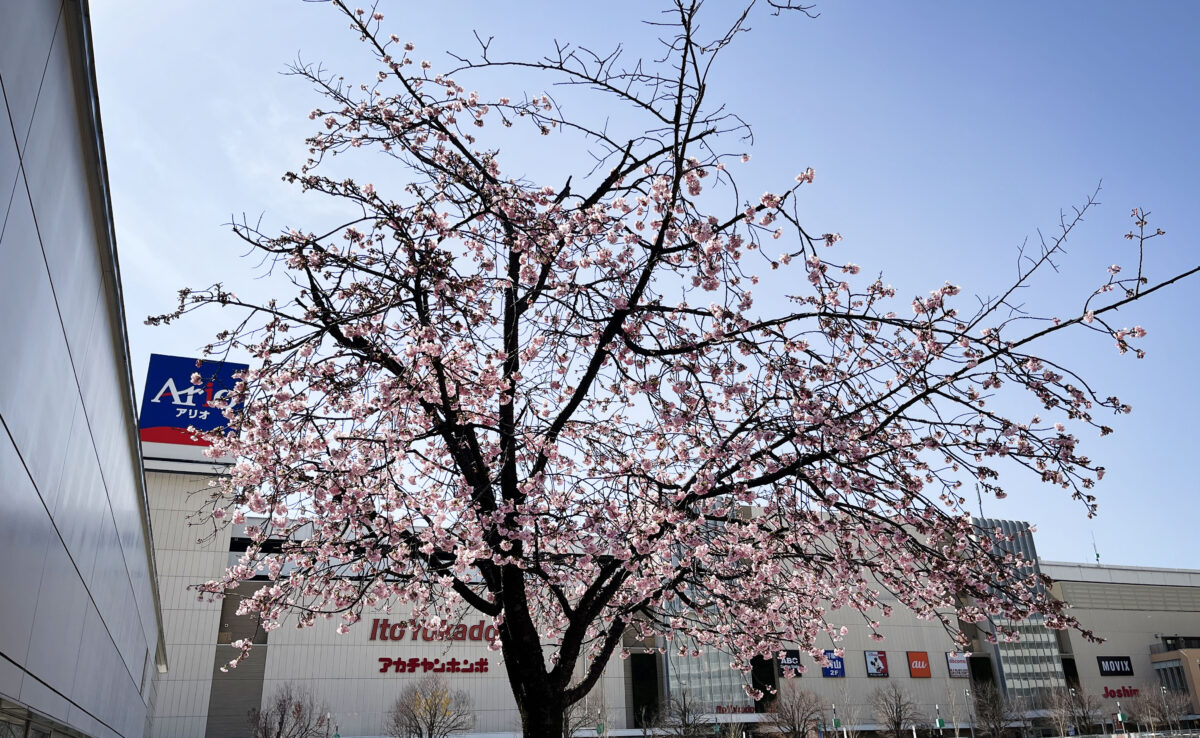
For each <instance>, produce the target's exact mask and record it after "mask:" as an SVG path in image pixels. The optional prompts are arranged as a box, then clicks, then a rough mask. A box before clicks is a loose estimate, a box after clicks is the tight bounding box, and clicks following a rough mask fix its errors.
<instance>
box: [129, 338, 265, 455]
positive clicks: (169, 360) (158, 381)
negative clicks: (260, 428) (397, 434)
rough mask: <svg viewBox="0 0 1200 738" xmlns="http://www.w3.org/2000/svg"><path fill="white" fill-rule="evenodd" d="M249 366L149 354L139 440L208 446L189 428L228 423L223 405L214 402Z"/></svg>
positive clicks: (207, 427)
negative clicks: (197, 376)
mask: <svg viewBox="0 0 1200 738" xmlns="http://www.w3.org/2000/svg"><path fill="white" fill-rule="evenodd" d="M248 368H249V367H248V366H247V365H246V364H233V363H230V362H227V361H211V360H208V359H200V360H197V359H189V358H186V357H183V356H165V355H163V354H151V355H150V367H149V369H147V370H146V390H145V392H144V393H143V394H142V413H141V416H140V417H139V418H138V428H139V429H140V431H139V433H140V436H141V439H142V440H143V441H150V442H153V443H178V444H184V445H188V446H208V445H209V443H208V441H205V440H203V439H199V438H192V433H191V432H190V431H189V430H188V428H195V429H196V430H197V431H211V430H217V429H218V428H224V427H226V426H228V425H229V421H228V420H226V419H225V416H224V415H222V408H219V407H217V406H216V404H214V403H218V404H219V401H220V400H221V399H222V398H224V397H225V396H226V395H228V394H229V393H230V392H231V391H232V390H233V388H234V386H235V385H236V384H237V382H238V380H237V379H236V378H235V377H234V374H237V373H239V372H244V371H246V369H248ZM193 374H199V375H200V383H199V384H196V383H194V382H193V381H192V375H193ZM238 376H241V375H240V374H239V375H238Z"/></svg>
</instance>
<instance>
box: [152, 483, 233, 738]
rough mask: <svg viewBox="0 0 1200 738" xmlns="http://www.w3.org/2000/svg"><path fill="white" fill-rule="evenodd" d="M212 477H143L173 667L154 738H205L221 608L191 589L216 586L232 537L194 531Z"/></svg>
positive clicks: (165, 677)
mask: <svg viewBox="0 0 1200 738" xmlns="http://www.w3.org/2000/svg"><path fill="white" fill-rule="evenodd" d="M209 481H210V478H209V477H204V476H197V475H190V474H171V473H163V472H147V473H146V486H147V489H148V491H149V496H150V509H151V519H152V521H153V525H154V545H155V552H156V556H157V558H158V582H159V584H158V587H159V592H160V594H161V596H162V608H163V609H162V611H163V631H164V638H165V641H166V646H167V660H168V664H169V665H170V667H169V669H168V670H167V672H166V673H165V674H160V675H159V678H158V680H157V689H158V695H157V699H156V703H155V710H154V722H153V725H152V728H151V735H152V736H153V737H154V738H204V732H205V727H206V721H207V717H208V701H209V694H210V692H211V690H212V675H213V658H214V651H215V647H216V642H217V630H218V627H219V624H220V623H219V621H220V616H221V603H220V602H204V601H202V600H201V599H200V598H199V597H198V596H197V593H196V591H195V590H193V589H191V587H193V586H195V585H196V584H199V583H202V582H205V581H208V580H210V579H215V578H217V577H219V576H220V575H221V574H222V573H223V572H224V571H225V567H226V565H227V564H228V560H229V533H230V532H229V529H228V528H225V529H223V530H221V531H216V532H215V533H214V531H213V530H212V529H211V527H210V528H207V529H205V528H203V527H201V526H197V525H193V524H192V523H193V519H194V516H195V513H196V511H197V510H198V509H199V508H200V504H201V503H200V501H199V499H197V498H198V496H202V495H203V494H204V493H205V492H206V491H207V490H208V488H209V486H208V483H209Z"/></svg>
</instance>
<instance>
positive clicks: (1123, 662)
mask: <svg viewBox="0 0 1200 738" xmlns="http://www.w3.org/2000/svg"><path fill="white" fill-rule="evenodd" d="M1096 663H1097V664H1098V665H1099V666H1100V676H1133V659H1131V658H1129V657H1128V656H1097V657H1096Z"/></svg>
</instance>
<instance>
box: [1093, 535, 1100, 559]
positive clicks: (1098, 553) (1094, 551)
mask: <svg viewBox="0 0 1200 738" xmlns="http://www.w3.org/2000/svg"><path fill="white" fill-rule="evenodd" d="M1092 553H1094V554H1096V565H1097V566H1099V565H1100V549H1098V548H1096V531H1092Z"/></svg>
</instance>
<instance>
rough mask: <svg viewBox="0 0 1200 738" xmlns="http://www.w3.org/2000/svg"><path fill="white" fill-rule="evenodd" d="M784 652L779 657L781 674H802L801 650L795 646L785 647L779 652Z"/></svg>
mask: <svg viewBox="0 0 1200 738" xmlns="http://www.w3.org/2000/svg"><path fill="white" fill-rule="evenodd" d="M779 653H780V654H782V655H781V656H780V657H779V676H788V675H789V674H790V675H791V676H801V674H800V671H799V669H800V651H799V650H798V649H795V648H789V649H785V650H783V651H780V652H779Z"/></svg>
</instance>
